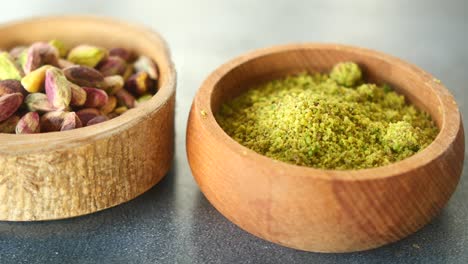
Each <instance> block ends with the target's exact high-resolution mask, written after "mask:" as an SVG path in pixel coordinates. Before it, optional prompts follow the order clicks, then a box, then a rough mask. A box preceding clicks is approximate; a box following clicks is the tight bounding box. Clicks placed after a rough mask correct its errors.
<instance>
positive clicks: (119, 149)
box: [0, 16, 176, 221]
mask: <svg viewBox="0 0 468 264" xmlns="http://www.w3.org/2000/svg"><path fill="white" fill-rule="evenodd" d="M0 35H1V36H2V38H1V39H0V49H1V50H8V49H10V48H12V47H14V46H17V45H29V44H31V43H33V42H35V41H44V40H50V39H54V38H57V39H60V40H62V41H63V42H65V43H67V44H69V45H78V44H83V43H87V44H90V45H97V46H101V47H104V48H113V47H122V48H127V49H129V50H132V51H134V52H136V53H138V54H144V55H145V56H148V57H150V58H152V59H153V60H154V61H155V62H156V63H157V64H158V67H159V71H160V76H159V80H158V92H157V94H156V95H155V96H153V97H152V98H151V99H150V100H149V101H148V102H146V103H145V104H143V105H141V106H139V107H137V108H133V109H130V110H129V111H127V112H126V113H124V114H122V115H121V116H118V117H116V118H114V119H111V120H109V121H106V122H103V123H100V124H96V125H93V126H88V127H83V128H79V129H74V130H70V131H62V132H51V133H40V134H30V135H14V134H0V220H9V221H35V220H50V219H61V218H68V217H74V216H79V215H84V214H89V213H92V212H96V211H99V210H103V209H105V208H109V207H112V206H116V205H118V204H121V203H123V202H126V201H129V200H131V199H133V198H135V197H136V196H138V195H140V194H142V193H144V192H145V191H147V190H148V189H150V188H151V187H152V186H154V185H155V184H156V183H158V182H159V181H160V180H161V179H162V178H163V177H164V175H165V174H166V172H167V171H168V170H169V167H170V165H171V162H172V157H173V143H174V105H175V86H176V74H175V69H174V65H173V63H172V61H171V58H170V54H169V50H168V47H167V45H166V43H165V41H164V40H163V39H162V38H161V36H159V35H158V34H157V33H155V32H153V31H151V30H148V29H146V28H144V27H140V26H136V25H132V24H128V23H124V22H120V21H116V20H113V19H108V18H99V17H88V16H58V17H44V18H34V19H28V20H24V21H19V22H14V23H10V24H5V25H2V26H0Z"/></svg>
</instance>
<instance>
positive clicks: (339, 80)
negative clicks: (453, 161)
mask: <svg viewBox="0 0 468 264" xmlns="http://www.w3.org/2000/svg"><path fill="white" fill-rule="evenodd" d="M361 78H362V73H361V70H360V68H359V66H358V65H357V64H355V63H352V62H346V63H340V64H338V65H336V66H335V67H334V68H333V70H332V72H331V73H330V75H327V74H318V73H315V74H308V73H301V74H298V75H294V76H288V77H285V78H283V79H279V80H273V81H270V82H267V83H264V84H261V85H259V86H256V87H252V88H251V89H249V90H248V91H247V92H246V93H244V94H242V95H240V96H239V97H237V98H234V99H233V100H232V101H230V102H228V103H226V104H224V105H223V106H222V107H221V109H220V111H219V113H217V115H216V119H217V121H218V123H219V124H220V126H221V127H222V128H223V129H224V130H225V131H226V133H227V134H228V135H229V136H231V137H232V138H233V139H234V140H236V141H237V142H239V143H240V144H242V145H244V146H246V147H248V148H250V149H252V150H254V151H256V152H258V153H260V154H263V155H266V156H268V157H271V158H273V159H276V160H280V161H284V162H288V163H292V164H296V165H302V166H310V167H315V168H323V169H361V168H371V167H377V166H382V165H386V164H389V163H392V162H396V161H399V160H402V159H404V158H407V157H409V156H411V155H413V154H415V153H416V152H418V151H420V150H421V149H423V148H425V147H426V146H427V145H429V144H430V143H431V142H432V140H433V139H434V138H435V137H436V135H437V133H438V129H437V127H436V126H435V124H434V123H433V122H432V120H431V118H430V116H429V115H428V114H426V113H424V112H422V111H419V110H418V109H416V108H415V107H414V106H412V105H408V104H406V103H405V98H404V96H403V95H399V94H397V93H396V92H394V91H393V90H392V89H391V88H390V86H389V85H383V86H378V85H376V84H370V83H362V80H361Z"/></svg>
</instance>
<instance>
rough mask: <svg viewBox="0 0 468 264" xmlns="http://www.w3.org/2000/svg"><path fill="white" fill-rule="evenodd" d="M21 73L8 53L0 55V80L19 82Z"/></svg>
mask: <svg viewBox="0 0 468 264" xmlns="http://www.w3.org/2000/svg"><path fill="white" fill-rule="evenodd" d="M21 75H22V72H21V70H20V69H19V68H18V67H17V66H16V64H15V62H14V60H13V58H12V57H11V56H10V54H9V53H8V52H1V53H0V80H7V79H14V80H21Z"/></svg>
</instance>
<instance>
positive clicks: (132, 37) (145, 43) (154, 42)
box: [0, 16, 175, 152]
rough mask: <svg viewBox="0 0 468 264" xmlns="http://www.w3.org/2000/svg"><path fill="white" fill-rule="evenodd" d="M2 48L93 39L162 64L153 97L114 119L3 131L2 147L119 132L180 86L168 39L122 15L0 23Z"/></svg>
mask: <svg viewBox="0 0 468 264" xmlns="http://www.w3.org/2000/svg"><path fill="white" fill-rule="evenodd" d="M0 35H1V36H2V38H0V50H8V49H10V48H12V47H14V46H17V45H29V44H31V43H32V42H35V41H48V40H51V39H59V40H62V41H64V42H65V43H66V44H69V45H70V46H74V45H77V44H91V45H98V46H102V47H106V48H112V47H123V48H128V49H131V50H133V51H135V52H136V53H137V54H142V55H146V56H148V57H151V58H152V59H153V60H154V61H155V62H156V63H157V65H158V68H159V73H160V74H159V75H160V76H159V80H158V89H159V91H158V93H157V94H156V95H155V96H153V98H152V99H151V100H150V102H149V103H146V104H143V105H141V106H139V107H138V108H134V109H130V110H129V111H127V112H126V113H125V114H123V115H121V116H119V117H116V118H114V119H111V120H109V121H106V122H103V123H100V124H97V125H94V126H90V127H84V128H79V129H74V130H70V131H64V132H51V133H41V134H35V135H33V136H32V135H11V134H0V143H1V144H0V151H2V152H10V151H11V152H18V151H35V150H40V148H37V147H38V145H39V146H40V143H44V144H45V145H44V146H43V147H51V148H54V147H57V146H61V144H63V143H67V144H68V143H72V144H73V143H76V144H82V143H80V142H83V141H87V140H92V139H93V138H95V137H99V136H100V135H102V134H104V133H107V134H109V133H110V134H112V133H118V132H119V131H122V130H123V129H125V128H126V127H128V126H131V125H132V124H134V122H139V121H140V120H142V119H144V118H145V117H147V116H148V115H150V114H152V113H154V112H155V111H157V110H158V109H159V108H160V107H161V106H162V105H163V104H164V103H166V102H167V100H168V98H169V97H170V96H171V95H172V94H173V93H174V92H175V89H174V87H175V70H174V66H173V64H172V61H171V59H170V54H169V51H168V48H167V46H166V43H165V41H164V40H163V39H162V38H161V37H160V36H159V35H158V34H157V33H155V32H153V31H151V30H149V29H146V28H143V27H140V26H136V25H132V24H129V23H125V22H122V21H118V20H113V19H109V18H102V17H92V16H57V17H44V18H33V19H30V20H23V21H20V22H13V23H10V24H6V25H2V26H0Z"/></svg>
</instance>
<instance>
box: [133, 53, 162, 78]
mask: <svg viewBox="0 0 468 264" xmlns="http://www.w3.org/2000/svg"><path fill="white" fill-rule="evenodd" d="M134 67H135V70H136V71H137V72H146V73H148V75H149V77H150V78H151V79H153V80H157V79H158V76H159V73H158V66H157V65H156V63H154V61H153V60H152V59H150V58H148V57H146V56H140V57H139V58H138V60H137V61H136V62H135V64H134Z"/></svg>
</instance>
